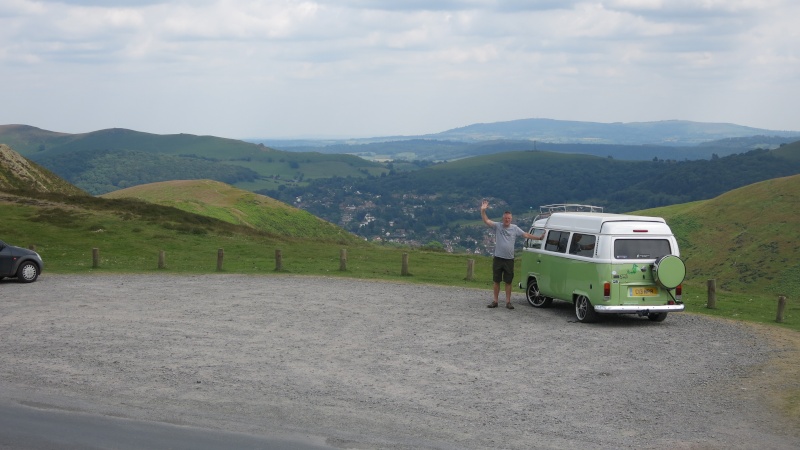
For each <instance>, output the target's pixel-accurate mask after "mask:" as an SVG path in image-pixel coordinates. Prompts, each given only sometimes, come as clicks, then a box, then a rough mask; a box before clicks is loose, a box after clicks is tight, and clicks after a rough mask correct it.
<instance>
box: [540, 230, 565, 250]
mask: <svg viewBox="0 0 800 450" xmlns="http://www.w3.org/2000/svg"><path fill="white" fill-rule="evenodd" d="M568 239H569V232H568V231H553V230H551V231H550V232H549V233H547V242H545V247H544V249H545V250H549V251H551V252H558V253H566V252H567V241H568Z"/></svg>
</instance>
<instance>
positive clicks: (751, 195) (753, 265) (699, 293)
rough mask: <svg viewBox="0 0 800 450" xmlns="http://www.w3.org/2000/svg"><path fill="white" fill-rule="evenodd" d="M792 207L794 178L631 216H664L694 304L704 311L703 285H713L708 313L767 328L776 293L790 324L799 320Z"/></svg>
mask: <svg viewBox="0 0 800 450" xmlns="http://www.w3.org/2000/svg"><path fill="white" fill-rule="evenodd" d="M798 209H800V175H794V176H791V177H784V178H776V179H772V180H767V181H762V182H760V183H755V184H752V185H748V186H745V187H742V188H739V189H735V190H733V191H730V192H727V193H725V194H723V195H720V196H718V197H716V198H714V199H711V200H705V201H699V202H693V203H687V204H681V205H673V206H668V207H664V208H655V209H649V210H644V211H639V212H637V214H645V215H651V216H660V217H664V218H665V219H666V220H667V222H668V223H669V225H670V227H672V230H673V232H674V233H675V235H676V236H677V237H678V241H679V244H680V246H681V253H682V257H683V258H684V259H685V261H686V267H687V282H688V286H689V289H688V290H689V291H690V292H692V295H691V296H690V301H691V302H693V304H694V306H698V307H702V306H703V305H705V302H706V299H707V295H706V290H707V288H706V283H707V280H711V279H713V280H715V281H716V285H717V289H718V290H719V291H721V293H720V295H721V297H722V299H723V300H722V301H720V302H718V305H719V311H715V313H717V314H720V315H724V316H727V317H731V318H736V317H737V316H740V315H741V316H751V317H752V316H755V317H759V318H760V319H759V320H760V321H763V322H771V321H774V319H775V313H776V308H775V304H776V299H777V297H778V296H779V295H785V296H787V297H788V298H789V299H790V302H791V303H790V304H791V305H792V306H791V310H792V311H793V314H795V320H798V319H800V305H798V299H800V214H798ZM705 312H708V311H705ZM799 328H800V327H799Z"/></svg>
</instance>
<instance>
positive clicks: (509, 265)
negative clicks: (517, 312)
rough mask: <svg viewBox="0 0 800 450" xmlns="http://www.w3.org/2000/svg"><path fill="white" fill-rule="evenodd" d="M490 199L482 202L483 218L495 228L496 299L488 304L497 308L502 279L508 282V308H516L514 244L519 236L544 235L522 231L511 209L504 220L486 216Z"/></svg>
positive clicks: (493, 260) (530, 237)
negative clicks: (513, 282)
mask: <svg viewBox="0 0 800 450" xmlns="http://www.w3.org/2000/svg"><path fill="white" fill-rule="evenodd" d="M488 207H489V201H488V200H484V201H483V203H482V204H481V218H482V219H483V222H484V223H485V224H486V226H487V227H489V228H493V229H494V242H495V244H494V258H493V259H492V281H494V301H493V302H492V303H489V305H487V306H488V307H489V308H497V300H498V297H499V296H500V281H504V282H505V283H506V308H508V309H514V305H512V304H511V280H513V279H514V244H515V243H516V240H517V236H523V237H525V238H527V239H541V238H542V236H541V235H540V236H534V235H532V234H530V233H526V232H525V231H522V228H520V227H518V226H516V225H514V224H512V223H511V219H512V216H511V211H506V212H504V213H503V221H502V222H493V221H491V220H489V217H487V216H486V209H487V208H488Z"/></svg>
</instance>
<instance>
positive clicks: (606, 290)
mask: <svg viewBox="0 0 800 450" xmlns="http://www.w3.org/2000/svg"><path fill="white" fill-rule="evenodd" d="M610 298H611V283H609V282H608V281H606V282H605V283H603V299H604V300H609V299H610Z"/></svg>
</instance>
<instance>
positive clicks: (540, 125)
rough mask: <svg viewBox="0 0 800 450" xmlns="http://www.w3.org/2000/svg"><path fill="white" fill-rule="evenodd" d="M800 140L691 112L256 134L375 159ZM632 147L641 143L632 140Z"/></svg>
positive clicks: (286, 146)
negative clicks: (314, 135) (366, 134)
mask: <svg viewBox="0 0 800 450" xmlns="http://www.w3.org/2000/svg"><path fill="white" fill-rule="evenodd" d="M796 140H800V131H779V130H767V129H762V128H753V127H746V126H741V125H735V124H729V123H704V122H691V121H686V120H667V121H659V122H632V123H621V122H617V123H598V122H576V121H567V120H553V119H521V120H512V121H507V122H495V123H478V124H473V125H468V126H465V127H460V128H454V129H452V130H447V131H442V132H440V133H434V134H425V135H417V136H385V137H373V138H365V139H342V140H272V139H253V140H251V141H252V142H256V143H262V144H264V145H267V146H269V147H273V148H277V149H281V150H288V151H319V152H322V153H349V154H355V155H358V156H361V157H364V158H367V159H373V158H374V159H419V160H432V161H444V160H453V159H460V158H466V157H470V156H477V155H485V154H492V153H499V152H505V151H525V150H546V151H553V152H559V153H584V154H592V155H596V156H612V157H615V158H618V159H639V160H642V159H652V158H660V159H678V160H680V159H708V158H710V157H711V155H712V154H715V153H716V154H717V155H718V156H724V155H728V154H732V153H738V152H742V151H747V150H753V149H756V148H763V149H771V148H776V147H778V146H779V145H780V144H783V143H788V142H793V141H796ZM624 147H635V149H634V148H624Z"/></svg>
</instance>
